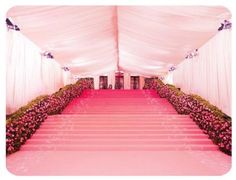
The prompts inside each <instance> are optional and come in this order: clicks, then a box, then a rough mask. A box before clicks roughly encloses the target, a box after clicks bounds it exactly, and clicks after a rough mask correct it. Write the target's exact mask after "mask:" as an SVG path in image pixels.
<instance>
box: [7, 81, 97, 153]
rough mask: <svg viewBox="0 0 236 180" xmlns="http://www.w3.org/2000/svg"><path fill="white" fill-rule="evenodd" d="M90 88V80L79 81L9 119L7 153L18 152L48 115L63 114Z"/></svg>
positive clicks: (43, 98)
mask: <svg viewBox="0 0 236 180" xmlns="http://www.w3.org/2000/svg"><path fill="white" fill-rule="evenodd" d="M90 88H93V85H92V82H91V81H90V80H88V79H82V80H79V81H78V82H77V83H76V84H74V85H68V86H66V87H64V88H62V89H61V90H59V91H58V92H56V93H54V94H52V95H51V96H46V97H42V98H41V99H40V100H39V101H37V102H36V103H34V104H33V105H30V107H29V108H28V109H26V110H24V112H23V113H22V114H21V115H19V117H16V118H14V120H12V119H11V117H10V118H8V119H7V124H6V153H7V154H11V153H13V152H16V151H18V150H19V149H20V147H21V145H23V144H24V143H25V142H26V141H27V139H29V138H30V137H31V136H32V134H34V133H35V131H36V130H37V129H38V128H39V127H40V125H41V123H42V122H43V121H44V120H45V119H46V118H47V116H48V115H51V114H58V113H61V112H62V111H63V109H64V108H65V107H66V106H67V105H68V103H69V102H70V101H71V100H72V99H73V98H75V97H78V96H80V95H81V93H82V91H83V90H84V89H90Z"/></svg>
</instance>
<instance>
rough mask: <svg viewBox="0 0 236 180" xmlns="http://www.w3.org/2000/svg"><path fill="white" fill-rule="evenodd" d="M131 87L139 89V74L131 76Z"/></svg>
mask: <svg viewBox="0 0 236 180" xmlns="http://www.w3.org/2000/svg"><path fill="white" fill-rule="evenodd" d="M130 89H139V76H130Z"/></svg>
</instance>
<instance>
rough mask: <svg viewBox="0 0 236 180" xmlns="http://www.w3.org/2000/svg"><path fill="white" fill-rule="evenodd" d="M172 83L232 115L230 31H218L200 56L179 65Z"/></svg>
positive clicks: (202, 49)
mask: <svg viewBox="0 0 236 180" xmlns="http://www.w3.org/2000/svg"><path fill="white" fill-rule="evenodd" d="M173 81H174V84H175V85H176V86H177V87H180V88H181V89H182V90H183V91H184V92H186V93H192V94H197V95H200V96H202V97H204V98H206V99H207V100H209V101H210V102H211V103H212V104H214V105H216V106H217V107H219V108H220V109H221V110H223V111H224V112H225V113H226V114H228V115H231V30H223V31H220V32H218V34H217V35H215V36H214V37H213V38H212V39H210V40H209V41H208V42H207V43H206V44H205V45H204V46H202V47H201V48H200V49H199V55H198V56H196V57H194V58H193V59H186V60H184V61H183V62H182V63H180V64H179V65H178V66H177V69H176V70H175V71H174V73H173Z"/></svg>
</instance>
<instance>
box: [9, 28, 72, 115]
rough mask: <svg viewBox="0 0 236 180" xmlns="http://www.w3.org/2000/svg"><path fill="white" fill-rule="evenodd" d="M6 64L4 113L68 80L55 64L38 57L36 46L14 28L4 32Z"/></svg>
mask: <svg viewBox="0 0 236 180" xmlns="http://www.w3.org/2000/svg"><path fill="white" fill-rule="evenodd" d="M6 63H7V66H6V68H7V69H6V70H7V76H6V78H7V79H6V82H7V84H6V88H7V97H6V101H7V103H6V104H7V107H6V108H7V109H6V111H7V114H9V113H12V112H14V111H15V110H17V109H18V108H19V107H21V106H23V105H25V104H27V102H29V101H30V100H32V99H34V98H35V97H37V96H39V95H43V94H51V93H53V92H55V91H56V90H58V89H59V88H60V87H62V86H64V84H66V83H68V80H67V79H66V78H64V72H63V70H62V69H61V67H60V66H59V64H58V63H57V62H56V61H55V60H53V59H47V58H45V57H42V56H41V54H40V49H39V48H38V47H37V46H36V45H35V44H33V43H32V42H31V41H30V40H28V39H27V38H26V37H24V36H23V35H22V34H21V33H20V32H17V31H11V30H10V31H8V32H7V61H6ZM66 81H67V82H66Z"/></svg>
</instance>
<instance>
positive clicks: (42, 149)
mask: <svg viewBox="0 0 236 180" xmlns="http://www.w3.org/2000/svg"><path fill="white" fill-rule="evenodd" d="M230 167H231V157H230V156H228V155H225V154H224V153H222V152H220V151H219V150H218V148H217V146H216V145H214V144H213V143H212V142H211V140H209V139H208V138H207V135H205V134H203V133H202V131H201V130H200V129H199V128H198V127H197V125H195V123H194V122H193V121H192V120H191V119H190V118H189V116H186V115H178V114H177V113H176V111H175V110H174V108H173V107H172V106H171V105H170V104H169V102H168V101H167V100H166V99H161V98H159V97H158V95H157V94H156V93H155V91H149V90H88V91H86V92H84V93H83V95H82V97H80V98H77V99H74V100H73V101H72V102H71V103H70V104H69V105H68V106H67V108H66V109H65V110H64V112H63V113H62V114H61V115H55V116H50V117H49V118H48V119H46V121H45V122H44V123H43V124H42V126H41V127H40V129H39V130H38V131H37V132H36V133H35V134H34V135H33V137H32V138H31V139H30V140H28V141H27V142H26V144H25V145H23V146H22V148H21V150H20V151H18V152H16V153H14V154H12V155H10V156H8V157H7V168H8V170H9V171H10V172H11V173H14V174H16V175H222V174H224V173H227V171H229V169H230Z"/></svg>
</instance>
